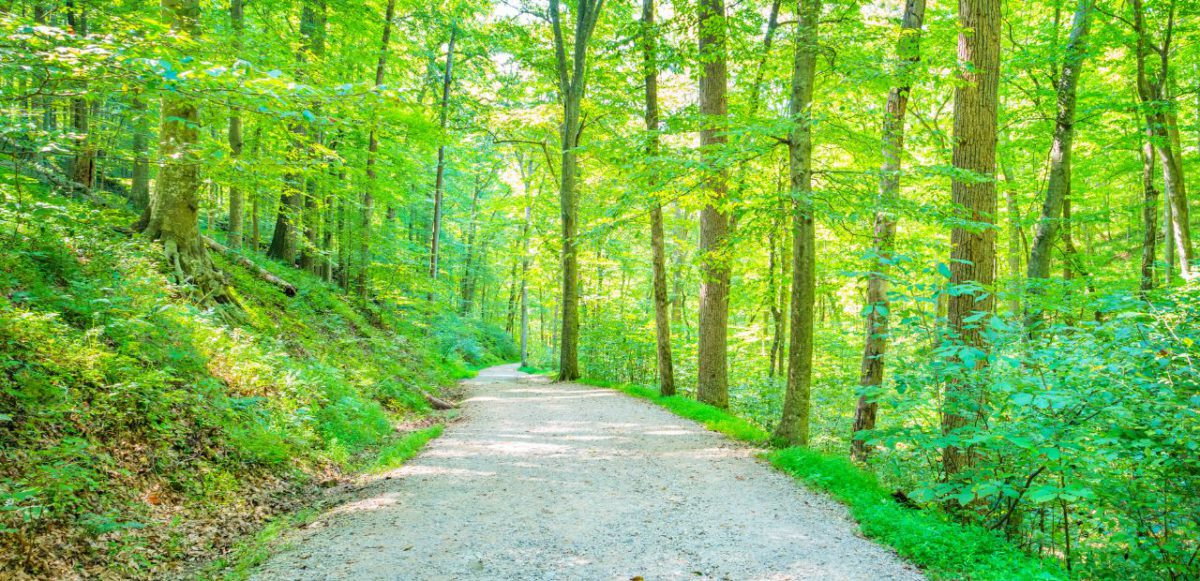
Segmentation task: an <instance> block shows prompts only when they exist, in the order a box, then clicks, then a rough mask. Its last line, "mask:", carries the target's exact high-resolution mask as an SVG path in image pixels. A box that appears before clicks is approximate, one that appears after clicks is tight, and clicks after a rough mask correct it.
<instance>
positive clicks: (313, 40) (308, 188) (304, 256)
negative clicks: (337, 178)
mask: <svg viewBox="0 0 1200 581" xmlns="http://www.w3.org/2000/svg"><path fill="white" fill-rule="evenodd" d="M325 1H326V0H310V2H311V3H312V4H313V9H312V13H313V16H312V19H311V21H309V22H310V24H309V27H310V31H311V32H310V33H309V34H308V35H306V36H307V38H308V39H309V45H310V47H311V49H310V51H309V52H310V53H311V54H312V57H313V60H314V61H316V63H314V64H319V63H320V62H321V61H322V60H323V58H324V56H325V28H326V27H325V25H326V19H327V15H326V4H325ZM303 25H304V22H303V21H302V22H301V30H303ZM309 106H310V107H311V109H312V112H313V113H314V114H320V112H321V103H320V102H319V101H318V102H314V103H312V104H311V105H309ZM311 133H312V139H311V142H312V143H313V144H315V145H318V146H320V145H323V144H324V141H325V135H324V132H323V131H321V129H319V128H318V129H314V130H312V132H311ZM307 154H308V155H307V160H308V162H309V163H314V162H315V161H316V158H317V152H316V151H314V150H312V148H311V147H310V150H309V151H308V152H307ZM306 173H307V174H308V175H306V176H305V177H304V202H303V204H302V205H303V207H304V209H303V214H302V215H303V231H304V243H303V244H302V245H301V246H300V268H303V269H304V270H307V271H308V272H311V273H313V274H315V275H318V276H319V275H320V274H321V269H322V266H323V263H324V259H323V258H322V256H321V208H320V205H321V204H320V190H321V184H320V181H319V180H318V176H317V175H314V174H313V173H312V172H311V171H310V172H306Z"/></svg>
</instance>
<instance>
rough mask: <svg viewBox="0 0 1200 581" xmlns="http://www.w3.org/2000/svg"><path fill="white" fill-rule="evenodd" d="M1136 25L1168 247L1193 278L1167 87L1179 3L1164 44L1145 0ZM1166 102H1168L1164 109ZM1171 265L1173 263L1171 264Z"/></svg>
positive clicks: (1142, 94) (1137, 2)
mask: <svg viewBox="0 0 1200 581" xmlns="http://www.w3.org/2000/svg"><path fill="white" fill-rule="evenodd" d="M1132 8H1133V23H1132V24H1133V28H1134V33H1135V35H1136V50H1135V58H1136V59H1137V86H1138V96H1139V98H1140V99H1141V101H1142V108H1143V110H1144V114H1145V116H1146V125H1147V127H1148V128H1149V131H1150V134H1151V135H1152V136H1153V138H1152V139H1151V143H1153V146H1154V149H1155V152H1156V153H1157V154H1158V159H1159V162H1160V163H1161V164H1162V175H1163V194H1164V198H1165V199H1164V202H1163V206H1164V210H1163V213H1164V216H1163V217H1164V220H1163V228H1164V230H1169V232H1168V234H1169V236H1168V237H1167V239H1166V240H1165V241H1164V246H1166V247H1170V248H1171V251H1173V252H1174V253H1175V254H1176V256H1177V258H1178V262H1179V274H1180V276H1181V277H1182V278H1183V279H1184V280H1189V279H1191V278H1192V277H1193V272H1192V271H1193V265H1192V264H1191V262H1192V260H1193V259H1194V256H1193V251H1192V234H1191V224H1190V222H1189V218H1188V206H1187V188H1186V183H1185V182H1184V176H1183V164H1182V163H1181V161H1182V159H1181V156H1180V155H1179V153H1178V149H1179V147H1178V141H1179V138H1178V128H1176V129H1175V132H1174V135H1172V131H1171V126H1172V125H1173V124H1174V123H1173V119H1174V114H1175V113H1174V99H1173V98H1172V96H1171V95H1169V94H1168V91H1167V90H1166V87H1167V80H1168V65H1169V64H1170V60H1169V56H1170V54H1171V39H1172V34H1173V30H1174V24H1175V3H1174V2H1172V3H1171V4H1170V9H1169V13H1168V15H1167V25H1166V30H1165V31H1164V35H1163V41H1162V43H1161V45H1153V44H1152V43H1151V40H1150V33H1149V31H1148V30H1147V27H1146V22H1145V10H1144V8H1143V5H1142V0H1132ZM1152 53H1153V54H1154V55H1157V56H1158V63H1157V65H1156V71H1155V72H1154V73H1153V74H1151V72H1150V71H1149V70H1148V66H1149V63H1148V62H1147V61H1148V58H1149V57H1150V56H1152ZM1164 104H1165V105H1167V106H1166V107H1165V110H1164ZM1168 262H1169V261H1168ZM1168 268H1170V266H1169V265H1168Z"/></svg>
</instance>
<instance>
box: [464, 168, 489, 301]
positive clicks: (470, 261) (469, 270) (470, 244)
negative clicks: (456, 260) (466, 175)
mask: <svg viewBox="0 0 1200 581" xmlns="http://www.w3.org/2000/svg"><path fill="white" fill-rule="evenodd" d="M476 179H477V180H478V178H476ZM484 187H485V183H480V182H479V181H476V184H475V192H474V193H473V194H472V195H471V218H470V222H469V223H468V224H467V255H466V258H465V259H464V260H463V263H464V264H463V276H462V289H461V292H462V303H461V305H460V306H461V309H460V313H461V314H462V315H463V316H467V315H469V314H470V313H471V311H472V310H473V309H474V308H475V234H476V224H477V222H478V220H479V195H480V193H481V192H482V191H483V188H484Z"/></svg>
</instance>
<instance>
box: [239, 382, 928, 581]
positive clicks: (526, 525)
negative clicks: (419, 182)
mask: <svg viewBox="0 0 1200 581" xmlns="http://www.w3.org/2000/svg"><path fill="white" fill-rule="evenodd" d="M467 387H468V389H469V390H470V391H469V393H470V394H471V397H470V398H469V399H468V400H466V401H465V402H464V405H463V414H462V415H463V418H462V420H460V421H458V422H456V423H454V424H453V425H451V426H449V427H448V428H447V429H446V431H445V434H444V435H443V436H442V437H440V438H438V439H437V440H434V441H433V442H431V443H430V445H429V447H428V448H426V450H425V451H424V452H423V453H421V455H420V456H418V457H417V458H415V459H413V460H412V461H410V462H409V463H408V464H406V465H405V466H403V467H401V468H399V469H397V470H395V471H393V472H391V473H388V474H384V475H381V476H380V477H378V478H377V479H376V480H375V481H373V482H371V483H369V484H367V485H366V486H365V487H364V488H363V489H362V490H361V491H360V493H359V494H358V496H356V497H355V499H354V500H352V501H350V502H346V503H344V504H342V505H340V506H338V507H336V508H334V509H332V510H331V511H329V512H327V513H326V514H324V515H322V516H321V517H320V518H319V519H318V520H317V521H315V522H314V523H312V524H310V525H308V526H306V527H304V528H303V529H299V530H297V531H296V532H295V533H294V534H293V535H292V536H291V537H290V538H289V539H288V543H287V548H286V549H284V550H283V551H282V552H280V553H278V554H276V555H274V556H273V557H272V558H271V559H269V560H268V561H267V562H266V563H265V564H264V565H262V566H261V568H259V569H258V570H257V571H256V572H255V574H254V576H253V578H254V579H260V580H281V579H287V580H292V579H353V580H355V581H364V580H371V579H389V580H390V579H489V580H492V579H497V580H498V579H522V580H526V579H547V580H549V579H634V578H637V577H644V578H645V579H647V580H658V579H738V580H742V579H872V580H875V579H922V578H923V577H922V575H921V574H920V572H919V571H917V570H916V569H915V568H914V567H912V566H911V565H908V564H906V563H905V562H903V561H902V560H901V559H900V558H898V557H897V556H896V555H895V554H894V553H892V552H891V551H889V550H888V549H885V548H883V547H881V546H879V545H876V544H874V543H872V542H870V541H868V540H866V539H864V538H862V537H861V536H859V534H858V533H857V530H856V526H855V525H854V523H853V522H852V521H851V520H850V519H849V517H848V516H847V513H846V510H845V508H844V507H842V506H841V505H839V504H838V503H836V502H834V501H832V500H830V499H828V498H826V497H824V496H821V495H819V494H816V493H814V492H811V491H809V490H806V489H805V488H803V487H801V486H798V485H797V483H796V482H795V481H793V480H792V479H791V478H789V477H787V476H785V475H783V474H780V473H778V472H775V471H774V470H772V469H771V467H770V466H768V465H766V464H765V463H764V462H763V461H761V460H759V459H757V458H755V456H754V453H755V450H753V449H751V448H748V447H746V446H743V445H741V444H738V443H734V442H731V441H729V440H727V439H726V438H724V437H723V436H721V435H719V434H716V433H713V432H709V431H707V430H705V429H704V428H703V427H701V426H699V425H697V424H695V423H693V422H691V421H688V420H684V419H681V418H679V417H677V416H675V415H673V414H671V413H669V412H667V411H666V410H663V409H661V408H659V407H657V406H655V405H653V404H651V403H649V402H645V401H641V400H638V399H634V398H630V397H627V396H625V395H624V394H621V393H619V392H616V391H613V390H608V389H597V388H593V387H587V386H581V385H574V384H563V383H550V382H548V381H547V380H546V379H545V378H541V377H536V376H530V375H526V374H523V373H520V372H518V371H517V370H516V366H515V365H505V366H501V367H494V368H491V369H488V370H485V371H484V372H482V373H480V375H479V377H478V378H476V379H475V380H472V381H470V382H468V385H467Z"/></svg>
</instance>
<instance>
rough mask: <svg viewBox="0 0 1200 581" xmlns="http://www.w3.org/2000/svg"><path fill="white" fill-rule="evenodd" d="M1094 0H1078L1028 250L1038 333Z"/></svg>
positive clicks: (1028, 313) (1028, 321)
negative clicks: (1046, 170) (1043, 190)
mask: <svg viewBox="0 0 1200 581" xmlns="http://www.w3.org/2000/svg"><path fill="white" fill-rule="evenodd" d="M1093 2H1094V0H1079V5H1078V6H1077V7H1076V9H1075V16H1074V19H1073V23H1072V25H1071V36H1070V38H1069V39H1068V40H1067V47H1066V55H1065V57H1064V59H1063V64H1062V72H1061V73H1060V74H1059V78H1058V88H1057V93H1058V98H1057V104H1058V112H1057V114H1056V116H1055V121H1054V139H1053V141H1052V142H1051V145H1050V172H1049V177H1048V178H1047V180H1046V196H1045V198H1044V200H1043V202H1042V215H1041V217H1040V218H1039V219H1038V224H1037V230H1036V232H1035V234H1034V237H1033V248H1032V249H1031V250H1030V252H1029V264H1028V266H1027V267H1026V272H1025V277H1026V284H1027V285H1028V289H1029V299H1028V300H1027V301H1026V302H1025V329H1026V332H1027V333H1029V334H1031V335H1032V334H1035V333H1037V332H1038V331H1039V330H1040V328H1041V326H1042V324H1043V316H1042V304H1041V301H1040V300H1039V297H1040V296H1041V295H1042V294H1044V292H1045V285H1046V279H1047V278H1049V276H1050V255H1051V252H1052V251H1053V248H1054V242H1055V240H1056V239H1057V238H1058V231H1059V227H1060V226H1061V224H1062V217H1063V207H1064V204H1065V200H1066V196H1067V192H1069V191H1070V189H1071V146H1072V144H1073V143H1074V140H1075V95H1076V89H1077V88H1078V86H1079V75H1080V72H1081V71H1082V70H1083V61H1084V58H1085V57H1086V56H1087V34H1088V26H1089V25H1090V23H1091V17H1092V5H1093Z"/></svg>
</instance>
